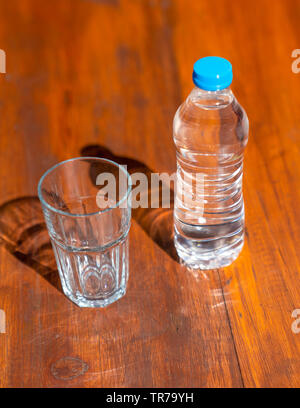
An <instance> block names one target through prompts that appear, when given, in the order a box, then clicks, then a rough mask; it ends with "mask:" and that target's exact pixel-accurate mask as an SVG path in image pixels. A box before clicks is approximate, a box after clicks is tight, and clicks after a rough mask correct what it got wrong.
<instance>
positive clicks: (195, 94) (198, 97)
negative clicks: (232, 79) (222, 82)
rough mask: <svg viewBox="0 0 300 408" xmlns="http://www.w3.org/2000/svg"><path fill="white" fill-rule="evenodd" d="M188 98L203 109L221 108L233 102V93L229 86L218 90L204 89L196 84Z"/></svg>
mask: <svg viewBox="0 0 300 408" xmlns="http://www.w3.org/2000/svg"><path fill="white" fill-rule="evenodd" d="M188 100H190V101H191V102H192V103H194V104H195V105H197V106H199V107H201V108H203V109H222V108H225V107H227V106H228V105H230V104H231V103H232V102H233V100H234V95H233V93H232V91H231V89H230V88H229V87H228V88H224V89H221V90H218V91H206V90H204V89H201V88H198V87H197V86H196V87H195V88H194V89H193V90H192V92H191V93H190V95H189V96H188Z"/></svg>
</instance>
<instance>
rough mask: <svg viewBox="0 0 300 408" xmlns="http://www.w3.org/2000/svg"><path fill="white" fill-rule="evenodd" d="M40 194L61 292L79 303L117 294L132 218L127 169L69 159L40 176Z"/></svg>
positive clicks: (96, 303) (103, 302) (101, 302)
mask: <svg viewBox="0 0 300 408" xmlns="http://www.w3.org/2000/svg"><path fill="white" fill-rule="evenodd" d="M38 194H39V199H40V201H41V203H42V207H43V212H44V216H45V220H46V224H47V228H48V232H49V235H50V238H51V242H52V246H53V250H54V254H55V258H56V262H57V266H58V271H59V275H60V279H61V283H62V288H63V291H64V293H65V295H66V296H67V297H68V298H69V299H71V300H72V301H73V302H74V303H76V304H77V305H78V306H81V307H104V306H107V305H109V304H110V303H112V302H115V301H116V300H118V299H119V298H121V297H122V296H123V295H124V294H125V292H126V284H127V279H128V232H129V228H130V219H131V206H130V197H131V182H130V176H129V174H128V172H127V171H126V170H125V168H124V167H122V166H120V165H118V164H117V163H114V162H112V161H110V160H106V159H101V158H94V157H79V158H76V159H71V160H67V161H64V162H62V163H59V164H57V165H56V166H54V167H52V168H51V169H50V170H48V171H47V172H46V173H45V174H44V175H43V176H42V178H41V180H40V182H39V185H38Z"/></svg>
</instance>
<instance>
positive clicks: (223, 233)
mask: <svg viewBox="0 0 300 408" xmlns="http://www.w3.org/2000/svg"><path fill="white" fill-rule="evenodd" d="M193 81H194V84H195V85H196V87H195V88H194V89H193V90H192V92H191V93H190V95H189V96H188V97H187V99H186V101H185V102H184V103H183V104H182V105H181V106H180V107H179V108H178V110H177V112H176V114H175V117H174V124H173V133H174V134H173V137H174V142H175V146H176V151H177V182H176V198H175V210H174V223H175V247H176V250H177V253H178V255H179V257H180V258H181V259H182V260H183V261H184V262H185V263H186V264H187V265H188V266H190V267H192V268H200V269H215V268H220V267H223V266H226V265H229V264H231V263H232V262H233V261H234V260H235V259H236V258H237V257H238V255H239V253H240V251H241V249H242V247H243V243H244V202H243V193H242V177H243V156H244V149H245V146H246V144H247V141H248V131H249V122H248V118H247V115H246V113H245V111H244V109H243V108H242V107H241V105H240V104H239V103H238V101H237V100H236V98H235V96H234V95H233V93H232V91H231V90H230V88H229V86H230V84H231V82H232V66H231V64H230V62H229V61H227V60H226V59H224V58H220V57H206V58H202V59H200V60H198V61H197V62H196V63H195V65H194V72H193Z"/></svg>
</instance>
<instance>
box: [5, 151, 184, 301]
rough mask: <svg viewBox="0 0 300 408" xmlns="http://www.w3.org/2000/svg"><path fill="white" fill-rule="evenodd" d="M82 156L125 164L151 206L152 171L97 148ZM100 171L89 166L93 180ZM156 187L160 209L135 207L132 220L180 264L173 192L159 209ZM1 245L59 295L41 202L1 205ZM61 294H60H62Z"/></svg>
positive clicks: (32, 199) (18, 201) (34, 198)
mask: <svg viewBox="0 0 300 408" xmlns="http://www.w3.org/2000/svg"><path fill="white" fill-rule="evenodd" d="M81 155H82V156H90V157H103V158H106V159H109V160H113V161H115V162H116V163H119V164H121V165H127V170H128V172H129V173H130V174H132V173H135V172H140V173H143V174H145V175H146V177H147V180H148V191H147V192H146V194H148V202H149V203H151V174H152V173H153V171H152V170H151V169H150V168H149V167H147V166H146V165H145V164H144V163H142V162H140V161H138V160H135V159H131V158H128V157H122V156H116V155H114V154H113V153H112V152H111V151H110V150H109V149H107V148H105V147H103V146H100V145H95V146H86V147H84V148H82V149H81ZM98 174H99V172H98V171H97V168H95V167H91V170H90V175H91V179H92V181H93V182H95V181H96V178H97V176H98ZM161 190H162V185H161V183H160V186H159V194H160V195H159V196H160V203H159V204H160V205H159V208H151V207H150V208H136V209H133V210H132V216H133V218H134V219H135V220H136V221H137V222H138V224H139V225H140V226H141V227H142V229H143V230H144V231H145V232H146V234H147V235H148V236H149V237H150V238H151V239H152V240H153V241H154V242H155V243H156V244H157V245H158V246H159V247H160V248H161V249H162V250H163V251H164V252H165V253H167V254H168V255H169V256H170V257H171V258H172V259H173V260H175V261H176V262H179V259H178V256H177V253H176V250H175V247H174V241H173V207H174V191H173V190H172V189H171V191H170V204H171V205H170V208H163V207H162V206H161V204H162V203H161V197H162V194H161ZM0 244H2V245H3V246H4V247H5V248H6V250H8V251H9V252H10V253H11V254H12V255H13V256H14V257H15V258H16V259H18V260H19V261H21V262H22V263H24V264H25V265H27V266H29V267H30V268H32V269H34V270H35V271H37V272H38V273H39V274H40V275H41V276H42V277H43V278H44V279H46V280H47V281H48V282H49V283H50V284H51V285H52V286H54V287H55V288H56V289H58V290H59V291H61V292H62V288H61V283H60V279H59V274H58V271H57V266H56V261H55V257H54V253H53V250H52V245H51V241H50V238H49V235H48V231H47V227H46V224H45V220H44V216H43V212H42V208H41V204H40V201H39V199H38V197H37V196H24V197H19V198H16V199H13V200H10V201H7V202H5V203H3V204H2V205H1V206H0ZM62 293H63V292H62Z"/></svg>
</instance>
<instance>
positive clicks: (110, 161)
mask: <svg viewBox="0 0 300 408" xmlns="http://www.w3.org/2000/svg"><path fill="white" fill-rule="evenodd" d="M77 160H95V161H101V162H106V163H110V164H112V165H114V166H115V167H118V168H119V169H121V171H122V172H123V173H124V174H125V176H126V179H127V180H128V188H127V190H126V194H124V196H123V197H122V198H121V200H119V201H117V203H116V204H115V205H114V206H112V207H108V208H105V209H104V210H99V211H95V212H92V213H87V214H71V213H69V212H67V211H62V210H59V209H57V208H55V207H53V206H52V205H50V204H48V203H47V202H46V201H45V200H44V197H43V192H42V184H43V182H44V180H45V178H46V177H47V176H48V175H49V174H50V173H51V172H52V171H53V170H55V169H57V168H58V167H60V166H62V165H63V164H66V163H68V162H73V161H77ZM131 190H132V180H131V176H130V174H129V173H128V171H127V170H126V169H125V168H124V167H123V166H122V165H121V164H118V163H116V162H114V161H113V160H109V159H105V158H104V157H92V156H82V157H74V158H72V159H68V160H64V161H61V162H59V163H56V164H55V165H54V166H52V167H50V168H49V169H48V170H46V171H45V173H44V174H43V175H42V177H41V178H40V180H39V182H38V197H39V199H40V201H41V203H42V205H43V206H45V207H46V208H48V209H49V210H50V211H52V212H55V213H58V214H60V215H65V216H68V217H76V218H77V217H90V216H93V215H101V214H103V213H105V212H108V211H111V210H114V209H116V208H119V207H120V205H121V204H122V203H123V202H124V201H125V200H127V199H128V197H129V195H130V193H131Z"/></svg>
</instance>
